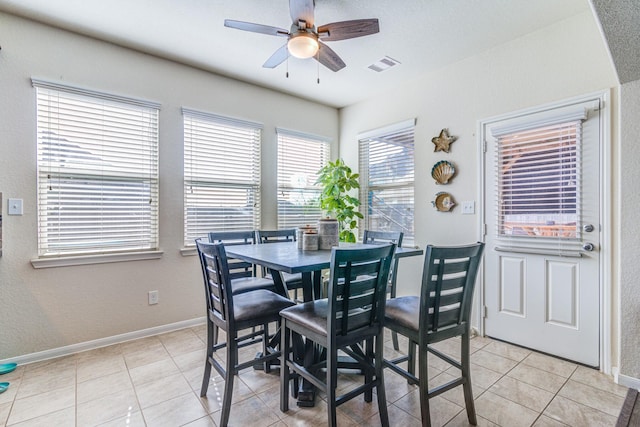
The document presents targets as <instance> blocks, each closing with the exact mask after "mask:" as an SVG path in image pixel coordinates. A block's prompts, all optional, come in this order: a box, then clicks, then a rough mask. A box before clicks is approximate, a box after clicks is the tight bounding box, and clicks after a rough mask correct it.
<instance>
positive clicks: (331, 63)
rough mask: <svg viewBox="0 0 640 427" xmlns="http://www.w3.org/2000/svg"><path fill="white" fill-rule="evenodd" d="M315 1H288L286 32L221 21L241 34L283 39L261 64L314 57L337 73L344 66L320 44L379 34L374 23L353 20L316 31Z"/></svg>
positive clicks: (267, 26)
mask: <svg viewBox="0 0 640 427" xmlns="http://www.w3.org/2000/svg"><path fill="white" fill-rule="evenodd" d="M314 9H315V0H289V11H290V14H291V19H292V20H293V23H292V24H291V29H290V30H288V31H287V30H285V29H284V28H277V27H272V26H269V25H262V24H254V23H251V22H244V21H234V20H232V19H225V21H224V25H225V27H229V28H235V29H238V30H243V31H251V32H254V33H261V34H267V35H271V36H283V37H287V38H288V41H287V44H285V45H283V46H282V47H281V48H280V49H278V50H276V51H275V53H274V54H273V55H271V57H270V58H269V59H267V61H266V62H265V63H264V64H263V65H262V66H263V67H265V68H275V67H277V66H278V65H280V64H282V63H283V62H284V61H285V60H286V59H287V58H288V57H289V54H291V55H293V56H295V57H297V58H311V57H313V58H315V59H316V60H317V61H318V62H319V63H321V64H322V65H324V66H325V67H327V68H329V69H330V70H331V71H339V70H341V69H343V68H344V67H345V66H346V64H345V63H344V61H343V60H342V59H341V58H340V57H339V56H338V54H337V53H335V52H334V51H333V50H332V49H331V48H330V47H329V46H327V45H326V44H324V43H323V42H329V41H336V40H345V39H352V38H355V37H362V36H368V35H370V34H375V33H377V32H379V31H380V26H379V25H378V20H377V19H375V18H373V19H355V20H351V21H342V22H333V23H331V24H326V25H321V26H320V27H318V28H317V29H316V27H315V22H314Z"/></svg>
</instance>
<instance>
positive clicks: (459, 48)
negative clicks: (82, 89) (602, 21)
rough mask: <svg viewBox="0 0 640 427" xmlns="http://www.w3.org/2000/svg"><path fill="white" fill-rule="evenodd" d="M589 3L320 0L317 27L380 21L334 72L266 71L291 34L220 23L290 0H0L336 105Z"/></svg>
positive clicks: (271, 19) (339, 49)
mask: <svg viewBox="0 0 640 427" xmlns="http://www.w3.org/2000/svg"><path fill="white" fill-rule="evenodd" d="M627 2H637V0H627ZM588 9H589V1H588V0H482V1H480V0H402V1H394V2H391V1H389V0H387V1H384V0H317V1H316V13H315V18H316V25H322V24H326V23H330V22H336V21H344V20H351V19H360V18H378V19H379V21H380V33H378V34H375V35H370V36H367V37H362V38H358V39H352V40H342V41H334V42H327V44H328V45H329V46H330V47H331V48H332V49H333V50H334V51H335V52H336V53H338V54H339V55H340V56H341V57H342V59H343V60H344V62H345V63H346V64H347V67H346V68H345V69H343V70H341V71H339V72H337V73H333V72H331V71H329V70H328V69H326V68H324V67H322V66H320V67H318V66H317V64H316V62H315V61H314V60H300V59H295V58H291V59H290V60H289V61H287V62H285V63H283V64H281V65H280V66H279V67H277V68H275V69H265V68H262V64H263V63H264V61H265V60H266V59H267V58H269V56H271V54H272V53H273V52H274V51H275V50H276V49H278V48H279V47H281V46H282V45H283V44H284V42H285V39H284V38H281V37H274V36H268V35H263V34H256V33H248V32H244V31H239V30H234V29H230V28H226V27H224V25H223V23H224V19H225V18H229V19H235V20H241V21H249V22H255V23H261V24H266V25H272V26H276V27H282V28H285V29H288V28H289V26H290V24H291V22H290V21H291V20H290V17H289V4H288V1H286V0H270V1H265V0H226V1H223V0H109V1H104V0H46V1H43V0H0V10H3V11H6V12H9V13H14V14H17V15H21V16H25V17H28V18H31V19H34V20H38V21H42V22H45V23H49V24H52V25H55V26H59V27H62V28H67V29H70V30H72V31H76V32H78V33H82V34H86V35H89V36H92V37H96V38H99V39H103V40H107V41H110V42H113V43H116V44H119V45H122V46H126V47H131V48H134V49H137V50H141V51H145V52H148V53H151V54H154V55H158V56H161V57H165V58H169V59H172V60H175V61H179V62H183V63H186V64H189V65H193V66H196V67H199V68H202V69H205V70H208V71H212V72H215V73H218V74H222V75H225V76H231V77H234V78H237V79H240V80H244V81H248V82H251V83H254V84H257V85H260V86H264V87H268V88H272V89H275V90H279V91H282V92H285V93H290V94H294V95H297V96H300V97H303V98H308V99H312V100H314V101H317V102H321V103H324V104H327V105H331V106H334V107H343V106H346V105H351V104H354V103H357V102H358V101H361V100H363V99H366V98H367V97H369V96H371V95H373V94H375V93H376V92H380V91H386V90H390V89H392V88H393V87H395V86H396V85H398V84H399V83H400V82H405V81H410V80H411V79H414V78H416V77H417V76H419V75H421V74H424V73H427V72H429V71H433V70H435V69H438V68H440V67H443V66H445V65H447V64H450V63H453V62H457V61H460V60H462V59H464V58H466V57H469V56H472V55H474V54H477V53H478V52H481V51H484V50H487V49H490V48H492V47H494V46H496V45H499V44H502V43H505V42H507V41H509V40H512V39H514V38H517V37H520V36H523V35H525V34H527V33H530V32H533V31H536V30H538V29H540V28H543V27H545V26H548V25H550V24H553V23H554V22H557V21H560V20H562V19H566V18H568V17H570V16H573V15H575V14H578V13H581V12H584V11H585V10H588ZM636 52H637V51H636ZM384 56H390V57H391V58H393V59H395V60H397V61H399V62H400V65H399V66H396V67H393V68H391V69H389V70H388V71H385V72H382V73H376V72H374V71H372V70H370V69H368V66H369V65H370V64H372V63H374V62H376V61H378V60H380V59H381V58H382V57H384ZM287 69H288V71H289V77H288V78H287V77H286V72H287ZM317 78H319V79H320V83H319V84H318V83H317V82H316V80H317Z"/></svg>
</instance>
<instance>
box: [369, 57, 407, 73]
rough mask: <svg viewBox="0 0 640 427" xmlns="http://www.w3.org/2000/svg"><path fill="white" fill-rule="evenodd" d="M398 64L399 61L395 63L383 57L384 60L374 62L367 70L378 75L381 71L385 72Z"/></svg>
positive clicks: (389, 58)
mask: <svg viewBox="0 0 640 427" xmlns="http://www.w3.org/2000/svg"><path fill="white" fill-rule="evenodd" d="M398 64H400V61H396V60H395V59H393V58H391V57H389V56H385V57H384V58H382V59H381V60H379V61H377V62H374V63H373V64H371V65H369V68H370V69H371V70H373V71H376V72H378V73H381V72H382V71H386V70H388V69H389V68H391V67H395V66H396V65H398Z"/></svg>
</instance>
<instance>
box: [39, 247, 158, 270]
mask: <svg viewBox="0 0 640 427" xmlns="http://www.w3.org/2000/svg"><path fill="white" fill-rule="evenodd" d="M163 253H164V252H163V251H144V252H127V253H118V254H100V255H81V256H65V257H57V258H37V259H32V260H31V265H32V266H33V268H53V267H70V266H74V265H88V264H106V263H110V262H125V261H142V260H149V259H160V258H162V254H163Z"/></svg>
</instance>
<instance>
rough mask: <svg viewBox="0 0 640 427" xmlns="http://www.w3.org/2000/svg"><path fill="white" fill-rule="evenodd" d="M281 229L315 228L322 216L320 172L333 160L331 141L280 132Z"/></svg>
mask: <svg viewBox="0 0 640 427" xmlns="http://www.w3.org/2000/svg"><path fill="white" fill-rule="evenodd" d="M277 133H278V228H280V229H285V228H295V227H298V226H301V225H305V224H315V223H316V222H317V221H318V219H319V218H320V217H321V216H322V210H321V209H320V193H321V192H322V190H321V188H320V187H319V186H318V185H316V184H315V182H316V180H317V179H318V171H319V170H320V169H321V168H322V167H323V166H325V165H326V164H327V162H328V161H329V158H330V150H331V147H330V144H329V140H328V139H326V138H322V137H316V136H310V135H305V134H301V133H297V132H292V131H287V130H283V129H277Z"/></svg>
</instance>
